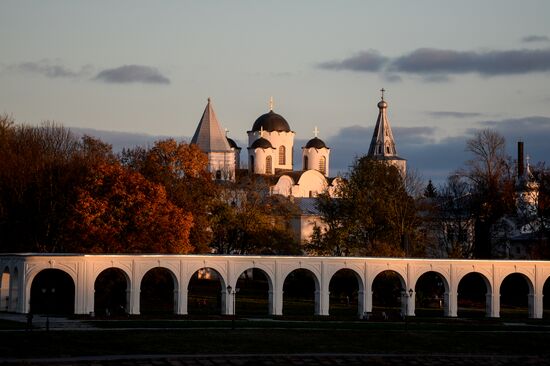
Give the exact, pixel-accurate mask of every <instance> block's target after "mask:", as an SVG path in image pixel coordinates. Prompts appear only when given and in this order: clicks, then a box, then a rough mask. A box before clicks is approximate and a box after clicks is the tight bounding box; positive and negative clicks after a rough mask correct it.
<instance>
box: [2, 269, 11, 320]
mask: <svg viewBox="0 0 550 366" xmlns="http://www.w3.org/2000/svg"><path fill="white" fill-rule="evenodd" d="M0 276H1V279H0V311H9V303H10V301H9V300H10V283H11V275H10V268H9V267H8V266H6V267H4V269H3V271H2V273H0Z"/></svg>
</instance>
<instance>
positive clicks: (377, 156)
mask: <svg viewBox="0 0 550 366" xmlns="http://www.w3.org/2000/svg"><path fill="white" fill-rule="evenodd" d="M380 91H381V92H382V97H381V100H380V102H378V119H377V120H376V126H375V127H374V133H373V134H372V140H371V143H370V147H369V152H368V154H367V156H368V157H369V158H371V159H373V160H380V161H385V162H387V163H388V164H391V165H393V166H395V167H396V168H398V169H399V170H400V171H401V174H402V175H403V176H405V174H406V172H407V160H405V159H403V158H401V157H399V156H398V155H397V149H396V148H395V140H394V139H393V133H392V131H391V127H390V121H389V119H388V115H387V110H388V103H387V102H386V101H385V100H384V92H385V90H384V89H381V90H380Z"/></svg>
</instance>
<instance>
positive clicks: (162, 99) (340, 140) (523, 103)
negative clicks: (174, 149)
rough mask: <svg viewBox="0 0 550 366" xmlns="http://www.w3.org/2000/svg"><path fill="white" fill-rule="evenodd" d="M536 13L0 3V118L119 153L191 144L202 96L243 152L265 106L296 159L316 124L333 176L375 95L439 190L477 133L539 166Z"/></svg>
mask: <svg viewBox="0 0 550 366" xmlns="http://www.w3.org/2000/svg"><path fill="white" fill-rule="evenodd" d="M548 14H550V2H549V1H546V0H540V1H535V0H524V1H508V0H485V1H473V0H463V1H439V0H433V1H428V0H418V1H410V0H403V1H397V0H396V1H367V0H357V1H352V0H348V1H345V0H343V1H325V0H309V1H308V0H294V1H290V0H288V1H286V0H279V1H269V0H266V1H258V0H250V1H241V0H234V1H212V0H202V1H198V0H197V1H140V0H132V1H122V0H120V1H101V0H96V1H73V0H71V1H69V0H67V1H62V0H58V1H54V0H51V1H26V0H14V1H10V0H0V47H1V48H0V114H8V115H11V116H12V117H13V118H14V119H15V120H16V121H17V122H19V123H27V124H31V125H38V124H40V123H41V122H42V121H46V120H48V121H55V122H57V123H59V124H62V125H64V126H66V127H70V128H72V129H74V130H75V131H77V132H78V131H80V132H82V131H84V132H87V133H89V134H94V135H97V136H99V137H102V138H103V139H105V140H106V141H107V142H110V143H112V144H113V146H114V147H115V148H120V146H121V145H132V144H135V143H147V142H151V141H154V139H156V138H159V137H163V136H170V137H175V138H178V139H179V138H183V139H187V140H189V139H190V137H191V136H192V135H193V133H194V130H195V128H196V126H197V124H198V122H199V120H200V117H201V115H202V112H203V110H204V107H205V105H206V100H207V98H208V97H211V98H212V101H213V106H214V109H215V111H216V114H217V116H218V119H219V121H220V123H221V124H222V127H223V128H226V129H228V130H229V136H230V137H232V138H233V139H235V140H236V141H237V142H238V143H239V144H240V145H241V146H242V147H243V148H244V149H243V150H246V141H247V135H246V131H248V130H250V129H251V127H252V124H253V123H254V121H255V119H256V118H257V117H258V116H260V115H261V114H263V113H265V112H267V111H268V107H269V99H270V97H273V98H274V111H275V112H276V113H279V114H281V115H282V116H283V117H284V118H285V119H286V120H287V121H288V122H289V124H290V127H291V128H292V130H293V131H295V132H296V143H295V148H294V149H295V156H300V147H301V146H303V145H304V144H305V142H306V141H307V140H308V139H310V138H311V137H313V130H314V128H315V127H316V126H317V127H318V129H319V131H320V133H319V137H320V138H321V139H323V140H324V141H325V142H326V144H327V145H328V146H329V147H330V148H331V162H330V165H331V174H332V175H335V174H338V173H343V172H345V171H347V169H348V167H349V166H350V165H351V164H352V162H353V159H354V158H355V157H356V156H361V155H364V154H365V153H366V152H367V151H368V147H369V144H370V140H371V137H372V133H373V129H374V123H375V122H376V117H377V114H378V109H377V103H378V101H379V100H380V91H379V90H380V89H381V88H385V89H386V93H385V97H386V101H387V102H388V105H389V106H388V117H389V120H390V123H391V126H392V129H393V133H394V137H395V140H396V144H397V151H398V153H399V155H400V156H402V157H404V158H406V159H407V160H408V166H409V168H410V169H413V170H416V171H417V173H418V174H419V175H420V176H422V177H423V178H424V179H425V180H426V181H427V180H428V179H432V180H434V181H435V182H438V183H441V182H443V181H444V180H445V177H446V176H447V175H448V174H450V173H452V172H453V171H454V170H456V169H458V168H460V167H462V166H464V163H465V161H466V160H468V159H469V158H471V157H470V156H468V154H467V153H466V152H465V142H466V140H467V139H468V138H470V137H472V136H473V135H474V134H475V133H476V131H479V130H481V129H486V128H489V129H494V130H496V131H497V132H499V133H501V134H502V135H503V136H504V137H505V138H506V141H507V146H508V152H509V154H510V155H511V156H513V157H515V156H516V155H515V154H516V153H515V146H516V142H517V141H518V140H522V141H524V143H525V151H526V154H528V155H529V156H530V159H531V160H530V161H531V162H532V163H537V162H539V161H548V160H549V158H550V147H549V146H550V144H548V141H547V140H548V139H549V138H550V87H549V85H550V21H548ZM241 160H244V161H246V159H245V158H244V156H243V157H242V158H241ZM549 162H550V161H549ZM298 166H299V164H297V163H296V164H295V167H298Z"/></svg>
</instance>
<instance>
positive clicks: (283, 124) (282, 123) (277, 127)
mask: <svg viewBox="0 0 550 366" xmlns="http://www.w3.org/2000/svg"><path fill="white" fill-rule="evenodd" d="M260 130H264V131H267V132H273V131H284V132H290V126H289V124H288V122H287V121H286V120H285V119H284V118H283V117H282V116H281V115H279V114H277V113H275V112H273V111H269V113H266V114H262V115H261V116H260V117H258V119H257V120H256V122H254V125H253V126H252V131H253V132H255V131H260Z"/></svg>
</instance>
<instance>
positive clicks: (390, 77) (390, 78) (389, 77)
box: [384, 73, 403, 83]
mask: <svg viewBox="0 0 550 366" xmlns="http://www.w3.org/2000/svg"><path fill="white" fill-rule="evenodd" d="M384 80H386V81H388V82H390V83H399V82H401V81H403V79H402V78H401V76H399V75H397V74H392V73H384Z"/></svg>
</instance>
